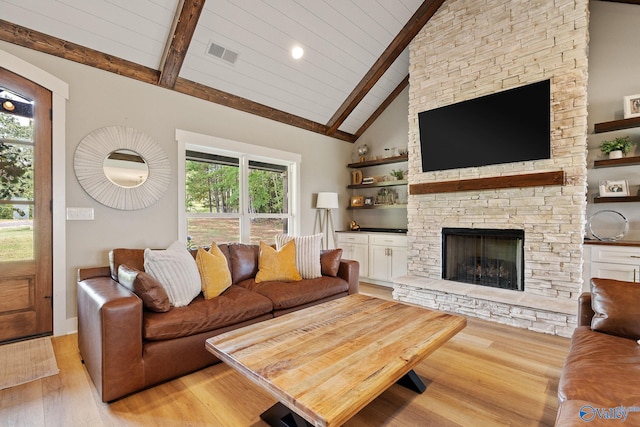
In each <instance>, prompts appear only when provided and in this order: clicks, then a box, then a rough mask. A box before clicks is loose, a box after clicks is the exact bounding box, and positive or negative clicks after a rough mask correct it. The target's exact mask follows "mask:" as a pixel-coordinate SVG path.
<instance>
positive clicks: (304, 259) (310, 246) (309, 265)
mask: <svg viewBox="0 0 640 427" xmlns="http://www.w3.org/2000/svg"><path fill="white" fill-rule="evenodd" d="M291 240H295V242H296V268H297V269H298V271H299V272H300V275H301V276H302V278H303V279H315V278H316V277H322V266H321V265H320V250H321V249H322V234H313V235H311V236H289V235H288V234H277V235H276V249H277V250H280V249H281V248H282V247H283V246H284V245H285V244H287V243H288V242H290V241H291Z"/></svg>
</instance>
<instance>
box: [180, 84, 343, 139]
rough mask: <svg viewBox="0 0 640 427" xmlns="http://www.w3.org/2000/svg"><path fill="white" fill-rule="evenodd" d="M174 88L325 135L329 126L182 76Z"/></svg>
mask: <svg viewBox="0 0 640 427" xmlns="http://www.w3.org/2000/svg"><path fill="white" fill-rule="evenodd" d="M173 90H175V91H176V92H180V93H183V94H185V95H190V96H193V97H196V98H200V99H204V100H205V101H210V102H213V103H216V104H220V105H224V106H225V107H229V108H233V109H235V110H240V111H244V112H245V113H251V114H254V115H257V116H260V117H264V118H265V119H269V120H275V121H276V122H280V123H284V124H287V125H290V126H295V127H298V128H301V129H305V130H308V131H311V132H316V133H320V134H323V135H326V132H327V127H326V126H325V125H323V124H321V123H318V122H314V121H311V120H308V119H305V118H302V117H300V116H296V115H293V114H290V113H287V112H284V111H282V110H277V109H275V108H271V107H268V106H266V105H264V104H259V103H257V102H254V101H250V100H248V99H246V98H242V97H239V96H236V95H233V94H230V93H228V92H223V91H221V90H218V89H214V88H212V87H209V86H205V85H203V84H200V83H197V82H194V81H191V80H187V79H183V78H181V77H180V78H178V80H177V81H176V84H175V86H174V88H173ZM331 136H332V137H334V138H337V139H341V140H343V141H347V142H354V141H355V137H354V136H353V135H351V134H349V133H346V132H336V133H335V134H334V135H331Z"/></svg>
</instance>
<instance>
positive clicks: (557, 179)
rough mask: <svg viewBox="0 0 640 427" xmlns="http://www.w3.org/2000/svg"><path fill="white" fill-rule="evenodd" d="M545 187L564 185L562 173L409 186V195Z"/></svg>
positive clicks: (531, 174)
mask: <svg viewBox="0 0 640 427" xmlns="http://www.w3.org/2000/svg"><path fill="white" fill-rule="evenodd" d="M545 185H564V171H552V172H537V173H529V174H524V175H505V176H495V177H489V178H473V179H458V180H454V181H442V182H425V183H420V184H410V185H409V194H411V195H417V194H434V193H454V192H458V191H474V190H495V189H500V188H522V187H539V186H545Z"/></svg>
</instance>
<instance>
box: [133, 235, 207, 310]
mask: <svg viewBox="0 0 640 427" xmlns="http://www.w3.org/2000/svg"><path fill="white" fill-rule="evenodd" d="M144 270H145V271H146V272H147V273H149V274H150V275H151V276H153V277H154V278H155V279H156V280H158V281H159V282H160V283H162V287H164V289H165V290H166V291H167V295H169V300H170V301H171V305H173V306H174V307H184V306H186V305H187V304H189V303H190V302H191V301H192V300H193V299H194V298H195V297H196V296H197V295H198V294H199V293H200V292H201V291H202V282H201V280H200V273H199V272H198V266H197V265H196V261H195V260H194V259H193V256H192V255H191V254H190V253H189V251H188V250H187V248H186V246H184V244H182V243H181V242H179V241H177V240H176V241H175V242H173V243H172V244H171V245H169V247H168V248H167V249H166V250H156V251H153V250H151V249H148V248H147V249H145V250H144Z"/></svg>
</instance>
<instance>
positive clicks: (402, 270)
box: [389, 247, 407, 280]
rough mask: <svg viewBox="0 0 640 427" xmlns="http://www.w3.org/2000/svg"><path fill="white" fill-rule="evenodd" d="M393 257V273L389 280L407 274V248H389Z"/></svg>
mask: <svg viewBox="0 0 640 427" xmlns="http://www.w3.org/2000/svg"><path fill="white" fill-rule="evenodd" d="M389 251H390V252H389V253H390V257H391V271H390V272H389V280H391V279H393V278H394V277H398V276H404V275H406V274H407V248H401V247H395V248H389Z"/></svg>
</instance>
